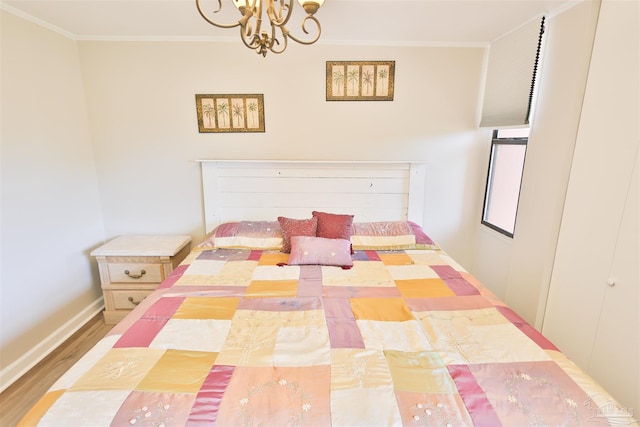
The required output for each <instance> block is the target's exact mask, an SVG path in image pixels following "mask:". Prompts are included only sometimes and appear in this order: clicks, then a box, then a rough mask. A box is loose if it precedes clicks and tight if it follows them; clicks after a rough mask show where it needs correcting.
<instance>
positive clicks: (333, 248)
mask: <svg viewBox="0 0 640 427" xmlns="http://www.w3.org/2000/svg"><path fill="white" fill-rule="evenodd" d="M288 264H289V265H331V266H339V267H352V266H353V260H352V259H351V242H350V241H348V240H345V239H325V238H324V237H309V236H293V237H292V238H291V254H290V255H289V263H288Z"/></svg>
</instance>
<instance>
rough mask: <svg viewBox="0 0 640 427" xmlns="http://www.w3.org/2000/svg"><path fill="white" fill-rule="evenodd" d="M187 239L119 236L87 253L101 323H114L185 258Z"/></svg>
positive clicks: (182, 237)
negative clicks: (93, 265)
mask: <svg viewBox="0 0 640 427" xmlns="http://www.w3.org/2000/svg"><path fill="white" fill-rule="evenodd" d="M190 247H191V236H175V235H167V236H142V235H140V236H120V237H117V238H115V239H113V240H111V241H110V242H108V243H105V244H104V245H102V246H100V247H99V248H97V249H95V250H94V251H92V252H91V255H92V256H94V257H95V258H96V260H97V261H98V269H99V271H100V282H101V285H102V293H103V295H104V305H105V310H104V321H105V323H118V322H119V321H120V320H122V319H123V318H124V317H125V316H126V315H127V314H128V313H129V312H130V311H131V310H132V309H134V308H135V307H136V306H137V305H138V304H140V302H141V301H142V300H143V299H145V298H146V297H147V295H149V294H150V293H151V292H152V291H153V290H154V289H155V288H156V287H157V286H158V285H159V284H160V283H161V282H162V281H163V280H164V279H165V278H166V277H167V276H168V275H169V274H170V273H171V272H172V271H173V269H174V268H176V267H177V266H178V264H180V262H181V261H182V260H183V259H184V258H185V257H186V256H187V254H188V253H189V251H190Z"/></svg>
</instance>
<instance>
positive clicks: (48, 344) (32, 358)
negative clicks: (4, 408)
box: [0, 297, 104, 392]
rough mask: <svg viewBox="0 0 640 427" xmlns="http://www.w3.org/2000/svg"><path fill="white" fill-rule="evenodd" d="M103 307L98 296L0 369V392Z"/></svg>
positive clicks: (101, 299) (102, 299) (102, 301)
mask: <svg viewBox="0 0 640 427" xmlns="http://www.w3.org/2000/svg"><path fill="white" fill-rule="evenodd" d="M103 309H104V298H103V297H100V298H98V299H97V300H95V301H94V302H92V303H91V304H89V306H87V307H86V308H84V309H83V310H82V311H81V312H80V313H78V314H76V315H75V316H73V317H72V318H71V319H70V320H69V321H68V322H66V323H65V324H64V325H62V326H61V327H59V328H58V329H57V330H56V331H54V332H53V333H52V334H51V335H49V336H48V337H47V338H45V339H44V340H42V341H41V342H40V344H38V345H36V346H35V347H33V348H31V350H29V351H28V352H26V353H25V354H24V355H23V356H22V357H20V358H19V359H18V360H16V361H15V362H13V363H11V364H10V365H9V366H7V367H6V368H4V369H3V370H2V371H0V392H2V391H4V390H5V389H6V388H7V387H9V386H10V385H11V384H13V383H14V382H15V381H17V380H18V379H19V378H20V377H21V376H23V375H24V374H26V373H27V372H28V371H29V370H30V369H31V368H33V367H34V366H35V365H37V364H38V362H40V361H41V360H42V359H44V358H45V357H47V356H48V355H49V354H50V353H51V352H52V351H53V350H55V349H56V348H58V347H59V346H60V345H61V344H62V343H63V342H65V341H66V340H67V339H68V338H69V337H70V336H71V335H73V334H74V333H76V332H77V331H78V330H79V329H80V328H81V327H82V326H84V325H85V324H86V323H87V322H88V321H89V320H91V319H92V318H93V317H94V316H95V315H96V314H98V313H100V312H101V311H102V310H103Z"/></svg>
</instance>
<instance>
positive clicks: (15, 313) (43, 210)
mask: <svg viewBox="0 0 640 427" xmlns="http://www.w3.org/2000/svg"><path fill="white" fill-rule="evenodd" d="M1 55H2V83H1V84H2V86H1V90H2V104H1V105H2V126H1V128H2V131H1V132H2V134H1V137H2V166H1V168H0V170H1V178H2V193H1V203H2V206H1V211H2V219H1V225H2V227H1V233H2V235H1V243H2V268H1V270H0V271H1V280H2V282H1V284H0V325H1V333H0V360H1V363H2V366H1V368H2V370H3V372H2V374H3V375H2V382H3V383H4V382H5V381H7V380H8V379H9V378H7V377H10V376H11V375H14V374H17V373H19V371H20V369H21V367H20V366H15V369H9V370H8V371H5V368H7V367H8V366H9V365H10V364H12V363H13V362H15V361H16V360H17V359H19V358H21V357H23V356H28V353H29V351H30V350H31V349H32V348H34V347H35V346H37V345H40V344H41V343H42V342H44V344H43V345H44V346H45V347H46V346H51V345H55V342H48V339H49V337H50V336H51V334H52V333H53V332H54V331H56V330H58V329H59V328H62V329H63V330H62V331H61V334H64V333H65V331H64V327H63V325H65V324H66V323H67V322H68V321H69V320H70V319H71V318H73V317H74V316H76V315H77V314H78V313H81V312H82V311H83V310H84V309H86V308H87V307H90V306H92V305H95V309H99V306H100V303H99V302H98V303H96V300H97V299H99V297H100V296H101V293H100V288H99V286H98V282H97V272H96V271H95V268H93V267H92V264H91V262H90V259H89V257H88V253H89V252H90V251H91V249H93V247H95V245H96V244H97V243H99V242H101V240H102V239H103V238H104V229H103V218H102V212H101V208H100V201H99V197H98V184H97V176H96V168H95V163H94V157H93V149H92V146H91V141H90V134H89V124H88V119H87V112H86V107H85V99H84V88H83V85H82V75H81V72H80V62H79V59H78V50H77V46H76V43H75V42H73V41H72V40H69V39H68V38H66V37H63V36H60V35H58V34H55V33H52V32H51V31H49V30H45V29H43V28H41V27H39V26H36V25H34V24H31V23H29V22H26V21H24V20H22V19H20V18H17V17H15V16H13V15H11V14H8V13H5V12H2V51H1ZM52 339H54V341H55V338H52ZM27 359H28V357H27ZM25 360H26V359H25Z"/></svg>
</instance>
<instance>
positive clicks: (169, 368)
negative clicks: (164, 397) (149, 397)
mask: <svg viewBox="0 0 640 427" xmlns="http://www.w3.org/2000/svg"><path fill="white" fill-rule="evenodd" d="M216 356H217V353H208V352H203V351H187V350H167V351H166V352H165V354H164V355H163V356H162V357H161V358H160V360H158V362H157V363H156V364H155V366H154V367H153V368H152V369H151V371H149V373H148V374H147V376H145V377H144V379H143V380H142V381H141V382H140V384H139V385H138V386H137V387H136V390H139V391H157V392H166V393H197V392H198V390H200V386H201V385H202V383H203V382H204V380H205V378H206V377H207V375H208V374H209V371H210V370H211V366H212V365H213V363H214V362H215V361H216Z"/></svg>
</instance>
